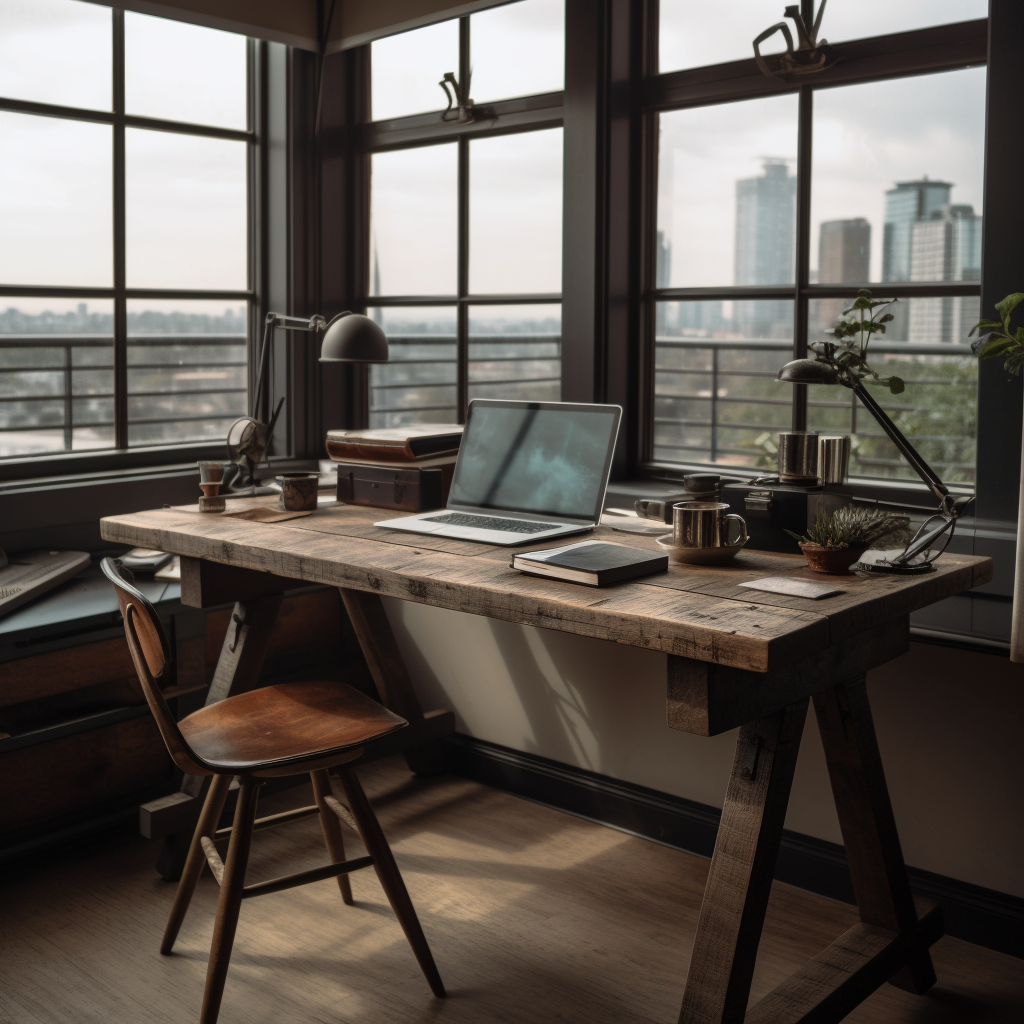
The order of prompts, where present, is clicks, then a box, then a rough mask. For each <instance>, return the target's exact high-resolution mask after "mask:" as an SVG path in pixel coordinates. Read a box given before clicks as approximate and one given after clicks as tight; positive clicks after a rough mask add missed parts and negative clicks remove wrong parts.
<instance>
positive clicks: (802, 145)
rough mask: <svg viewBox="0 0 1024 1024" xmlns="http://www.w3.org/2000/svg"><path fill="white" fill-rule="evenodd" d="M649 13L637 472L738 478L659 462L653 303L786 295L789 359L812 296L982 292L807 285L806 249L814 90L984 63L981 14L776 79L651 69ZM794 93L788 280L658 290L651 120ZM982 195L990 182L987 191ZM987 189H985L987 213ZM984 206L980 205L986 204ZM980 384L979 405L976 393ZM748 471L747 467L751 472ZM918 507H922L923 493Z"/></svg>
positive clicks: (893, 492) (801, 405) (801, 344)
mask: <svg viewBox="0 0 1024 1024" xmlns="http://www.w3.org/2000/svg"><path fill="white" fill-rule="evenodd" d="M648 3H649V11H648V21H647V26H646V31H647V32H648V33H649V38H648V40H647V43H648V48H647V54H648V63H647V66H646V68H645V69H644V70H645V73H644V75H643V114H642V117H643V129H642V130H643V147H644V159H645V162H646V166H647V172H646V174H645V179H644V186H645V187H644V197H643V204H644V209H643V223H642V232H643V243H642V244H643V247H644V250H645V259H644V261H643V262H644V267H645V275H644V282H643V295H642V300H641V301H642V306H643V314H642V321H641V331H642V335H641V349H642V352H643V361H642V372H641V385H640V391H639V395H638V401H637V410H638V415H639V417H640V420H639V430H638V433H639V438H640V441H639V445H638V449H637V451H636V453H635V454H636V465H637V468H638V470H639V472H640V473H641V474H642V475H643V476H645V477H649V478H659V479H665V478H669V479H672V478H676V479H681V477H682V475H683V474H684V473H685V472H689V471H693V470H695V469H702V470H705V471H707V470H712V471H719V472H721V471H726V470H728V471H729V472H731V473H738V474H739V475H743V473H744V472H745V471H746V470H744V468H743V467H735V468H733V467H727V466H724V465H723V464H722V463H714V462H701V461H699V460H694V459H681V460H680V461H678V462H665V461H657V460H655V459H654V457H653V450H654V405H655V393H654V388H655V379H654V378H655V368H654V363H655V336H654V335H655V330H654V328H655V309H656V304H657V302H659V301H672V300H690V301H699V300H715V299H769V298H777V299H784V300H787V301H792V302H793V305H794V318H793V328H794V330H793V356H792V358H794V359H799V358H804V357H806V356H807V354H808V340H809V339H808V321H809V315H808V311H809V306H810V303H811V302H812V301H813V300H815V299H825V298H847V297H849V296H850V295H851V294H852V293H853V292H855V291H856V289H858V288H861V287H870V288H872V289H873V290H874V291H875V292H876V293H880V289H881V290H884V292H885V296H886V297H890V296H892V297H894V298H900V299H904V298H918V297H921V298H923V297H932V296H939V297H944V296H981V295H982V288H983V285H982V282H977V283H974V282H942V283H920V284H915V283H909V282H907V283H904V282H901V283H896V284H894V283H889V282H886V283H885V284H884V285H880V284H878V283H871V282H866V281H865V282H861V283H857V284H841V285H828V284H812V283H811V282H810V280H809V277H810V273H809V272H810V256H811V245H812V239H811V216H810V215H811V189H812V180H811V161H812V156H813V148H812V145H813V137H812V132H813V102H814V93H815V92H816V91H818V90H823V89H829V88H836V87H842V86H848V85H854V84H861V83H867V82H878V81H884V80H892V79H897V78H908V77H914V76H918V75H924V74H931V73H935V72H941V71H953V70H960V69H964V68H971V67H979V66H986V65H987V64H988V29H989V22H988V19H977V20H972V21H967V22H960V23H957V24H954V25H940V26H934V27H930V28H924V29H916V30H913V31H908V32H900V33H894V34H892V35H887V36H876V37H872V38H868V39H860V40H853V41H850V42H846V43H838V44H834V48H835V50H836V51H837V52H838V53H839V54H840V55H841V56H842V57H843V60H842V61H841V62H839V63H838V64H836V65H835V66H834V67H832V68H830V69H828V70H827V71H823V72H820V73H818V74H815V75H812V76H807V78H806V79H803V80H797V81H790V82H779V81H776V80H774V79H769V78H768V77H767V76H765V75H764V74H762V73H761V72H760V70H759V69H758V68H757V66H756V63H755V62H754V60H753V59H752V58H751V59H746V60H740V61H733V62H729V63H725V64H719V65H713V66H710V67H701V68H693V69H687V70H682V71H674V72H667V73H665V74H660V73H658V70H657V64H656V61H657V46H658V24H657V9H658V4H657V0H648ZM802 6H803V8H804V10H803V14H804V17H805V18H806V17H807V16H808V13H809V11H808V9H807V8H808V7H809V6H812V5H809V3H808V0H802ZM826 17H827V14H826ZM792 94H796V95H797V96H798V104H799V107H798V123H797V135H798V139H797V175H796V177H797V183H796V187H797V199H796V207H797V213H796V235H795V237H796V245H795V256H796V261H795V262H796V265H795V273H794V282H793V284H791V285H782V286H757V287H754V286H743V285H735V286H725V287H718V288H702V287H692V288H659V287H657V286H656V278H655V272H656V250H655V247H656V244H657V161H658V118H659V116H660V115H661V114H663V113H666V112H669V111H673V110H682V109H687V108H695V107H704V106H711V105H717V104H721V103H730V102H741V101H743V100H750V99H756V98H760V97H765V96H776V95H792ZM986 192H987V189H986ZM989 198H990V197H989V196H988V195H986V197H985V201H986V206H985V208H984V209H985V210H987V209H988V206H987V203H988V202H989ZM983 213H984V210H983ZM980 390H981V388H980V383H979V402H978V405H979V406H980V405H981V400H980ZM791 408H792V417H791V419H792V429H793V430H806V429H807V388H806V386H804V385H796V386H794V387H793V388H792V406H791ZM752 472H753V471H752ZM923 489H924V485H923V484H918V482H917V481H916V480H914V479H894V480H891V481H890V480H884V479H881V478H879V479H874V478H872V479H863V480H862V479H858V480H857V490H858V493H865V494H868V493H870V495H872V496H874V497H876V498H879V499H888V500H890V501H894V502H900V503H921V502H922V500H923V499H924V495H923V493H922V492H923ZM950 489H951V490H952V491H956V492H957V493H972V491H973V490H974V488H971V487H968V486H960V485H950ZM924 500H925V504H927V501H926V499H924Z"/></svg>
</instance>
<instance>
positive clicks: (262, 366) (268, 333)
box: [250, 313, 344, 419]
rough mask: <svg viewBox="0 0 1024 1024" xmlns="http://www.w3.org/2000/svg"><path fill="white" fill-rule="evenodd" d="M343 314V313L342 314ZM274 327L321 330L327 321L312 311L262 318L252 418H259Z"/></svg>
mask: <svg viewBox="0 0 1024 1024" xmlns="http://www.w3.org/2000/svg"><path fill="white" fill-rule="evenodd" d="M342 315H344V314H342ZM275 327H281V328H283V329H284V330H286V331H311V332H312V331H322V330H324V329H325V328H326V327H327V321H326V320H325V319H324V318H323V317H322V316H320V314H319V313H314V314H313V315H312V316H309V317H305V316H287V315H286V314H284V313H268V314H267V315H266V317H265V318H264V320H263V347H262V348H261V349H260V355H259V368H258V369H257V371H256V387H255V389H254V390H253V401H252V410H251V412H250V415H251V416H252V417H253V419H259V417H260V415H261V413H262V407H263V382H264V379H265V378H266V376H267V368H268V364H269V362H270V339H271V337H272V335H273V333H274V328H275Z"/></svg>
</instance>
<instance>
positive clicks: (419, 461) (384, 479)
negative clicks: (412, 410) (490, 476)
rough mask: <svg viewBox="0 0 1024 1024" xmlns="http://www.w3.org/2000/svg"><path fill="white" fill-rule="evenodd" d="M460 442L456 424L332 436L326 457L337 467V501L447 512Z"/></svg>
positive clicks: (329, 434)
mask: <svg viewBox="0 0 1024 1024" xmlns="http://www.w3.org/2000/svg"><path fill="white" fill-rule="evenodd" d="M461 440H462V427H461V426H460V425H459V424H457V423H412V424H409V425H408V426H405V427H387V428H380V429H369V430H330V431H328V432H327V454H328V456H329V457H330V458H331V460H332V461H334V462H337V463H338V501H344V502H346V503H348V504H349V505H371V506H373V507H374V508H390V509H395V510H397V511H401V512H427V511H429V510H430V509H433V508H443V507H444V506H445V504H446V503H447V501H448V491H449V489H450V488H451V483H452V475H453V474H454V472H455V460H456V458H457V457H458V454H459V442H460V441H461Z"/></svg>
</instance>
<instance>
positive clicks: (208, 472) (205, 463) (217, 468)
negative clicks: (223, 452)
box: [199, 459, 224, 493]
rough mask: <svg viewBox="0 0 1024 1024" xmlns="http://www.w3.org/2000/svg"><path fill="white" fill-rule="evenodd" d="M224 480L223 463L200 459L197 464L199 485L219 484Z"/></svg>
mask: <svg viewBox="0 0 1024 1024" xmlns="http://www.w3.org/2000/svg"><path fill="white" fill-rule="evenodd" d="M223 479H224V463H223V462H217V461H215V460H213V459H201V460H200V462H199V483H200V484H219V483H221V481H223ZM214 493H216V492H214Z"/></svg>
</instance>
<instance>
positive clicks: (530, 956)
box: [0, 761, 1024, 1024]
mask: <svg viewBox="0 0 1024 1024" xmlns="http://www.w3.org/2000/svg"><path fill="white" fill-rule="evenodd" d="M361 776H362V778H363V780H364V782H365V784H366V788H367V790H368V791H369V793H370V796H371V798H372V799H374V802H375V805H376V807H377V809H378V811H379V814H380V817H381V820H382V823H383V825H384V828H385V831H386V832H387V833H388V835H389V836H390V837H391V840H392V844H393V846H394V848H395V853H396V856H397V858H398V862H399V865H400V866H401V868H402V870H403V872H404V874H405V878H406V882H407V884H408V886H409V889H410V891H411V894H412V897H413V900H414V901H415V904H416V907H417V910H418V911H419V915H420V920H421V921H422V923H423V927H424V930H425V931H426V933H427V938H428V939H429V940H430V943H431V945H432V947H433V951H434V956H435V958H436V960H437V963H438V967H439V968H440V971H441V975H442V977H443V978H444V981H445V984H446V985H447V988H448V993H449V998H448V999H447V1000H444V1001H441V1000H437V999H434V998H433V997H432V996H431V994H430V991H429V989H428V988H427V985H426V982H425V981H424V980H423V977H422V976H421V974H420V972H419V970H418V968H417V966H416V963H415V961H414V960H413V957H412V954H411V952H410V951H409V948H408V947H407V945H406V943H405V940H404V939H403V937H402V935H401V932H400V931H399V928H398V924H397V923H396V921H395V919H394V917H393V916H392V914H391V911H390V909H389V908H388V906H387V904H386V902H385V900H384V896H383V893H382V892H381V890H380V887H379V886H378V884H377V880H376V878H375V876H374V875H373V873H372V871H362V872H359V873H357V874H355V875H353V876H352V887H353V890H354V894H355V899H356V905H355V906H354V907H346V906H345V905H344V904H343V903H342V902H341V898H340V896H339V894H338V889H337V885H336V883H335V882H334V881H326V882H320V883H316V884H314V885H310V886H306V887H304V888H301V889H296V890H292V891H291V892H285V893H280V894H275V895H272V896H267V897H263V898H260V899H258V900H251V901H246V902H245V903H244V904H243V905H242V918H241V923H240V925H239V929H238V938H237V940H236V943H235V952H234V956H233V958H232V962H231V970H230V972H229V974H228V982H227V989H226V992H225V998H224V1008H223V1010H222V1012H221V1017H220V1020H221V1022H222V1024H306V1022H325V1024H326V1022H331V1024H333V1022H340V1024H385V1022H387V1024H406V1022H409V1024H411V1022H420V1021H423V1022H426V1021H438V1022H441V1021H444V1022H450V1024H481V1022H486V1021H509V1022H512V1021H514V1022H516V1024H534V1022H537V1024H541V1022H544V1024H550V1022H554V1021H557V1022H560V1024H574V1022H580V1024H583V1022H586V1024H605V1022H607V1024H612V1022H614V1024H633V1022H651V1021H660V1022H665V1024H671V1022H674V1021H675V1020H676V1018H677V1015H678V1012H679V1003H680V998H681V995H682V989H683V979H684V977H685V973H686V965H687V961H688V959H689V955H690V947H691V943H692V941H693V933H694V927H695V924H696V920H697V913H698V910H699V907H700V900H701V893H702V890H703V886H704V879H705V875H706V872H707V866H708V862H707V861H705V860H702V859H700V858H698V857H692V856H689V855H687V854H683V853H678V852H676V851H673V850H669V849H666V848H664V847H661V846H657V845H655V844H654V843H650V842H647V841H645V840H642V839H636V838H634V837H631V836H628V835H625V834H623V833H621V832H616V831H613V830H611V829H608V828H604V827H602V826H600V825H594V824H591V823H590V822H587V821H582V820H580V819H577V818H573V817H571V816H569V815H566V814H562V813H560V812H558V811H553V810H549V809H548V808H545V807H540V806H538V805H536V804H532V803H528V802H526V801H524V800H520V799H517V798H516V797H513V796H509V795H508V794H505V793H501V792H498V791H495V790H490V789H486V788H484V787H482V786H479V785H476V784H475V783H471V782H467V781H465V780H462V779H456V778H450V777H445V778H440V779H431V780H425V781H422V780H416V779H413V778H412V777H411V776H410V775H409V774H408V773H407V772H406V771H405V770H404V767H403V766H402V764H401V762H398V761H390V762H385V763H383V764H378V765H376V766H372V767H370V768H366V769H363V770H361ZM302 802H306V803H308V802H310V800H309V793H308V787H303V788H302V789H295V790H292V791H289V792H287V793H283V794H279V795H278V796H276V797H271V798H268V799H267V800H266V801H265V802H264V805H263V809H264V810H265V811H266V810H281V809H284V808H285V807H288V806H298V805H300V804H301V803H302ZM345 838H346V843H347V844H348V852H349V855H350V856H351V855H352V853H353V852H354V851H359V852H361V850H362V848H361V846H360V844H359V842H358V840H357V839H356V838H355V836H354V834H351V833H349V832H348V830H346V837H345ZM155 852H156V851H155V847H154V844H153V843H150V842H147V841H146V840H143V839H141V838H136V837H130V836H122V837H120V838H119V839H117V840H116V842H115V841H111V840H106V841H104V842H103V843H102V844H92V845H89V846H83V847H82V848H80V849H79V850H78V851H77V852H76V853H73V854H70V855H69V854H67V853H62V854H60V855H59V856H58V855H50V856H47V857H45V858H42V859H40V860H37V861H36V862H35V863H34V864H32V865H28V866H25V865H19V866H18V867H16V868H13V869H12V868H7V869H4V874H3V878H2V881H0V1021H2V1022H3V1024H9V1022H10V1024H57V1022H60V1024H92V1022H96V1024H172V1022H173V1024H185V1022H193V1021H195V1020H197V1018H198V1012H199V1004H200V1000H201V997H202V989H203V979H204V975H205V971H206V956H207V951H208V949H209V944H210V935H211V931H212V926H213V908H214V901H215V899H216V895H215V891H216V884H215V883H214V881H213V879H212V878H211V876H210V874H209V872H207V873H206V874H205V875H204V878H203V880H202V881H201V882H200V885H199V889H198V891H197V894H196V898H195V900H194V902H193V905H192V909H191V911H190V913H189V916H188V918H186V921H185V925H184V927H183V929H182V933H181V937H180V938H179V940H178V945H177V947H176V952H175V955H173V956H170V957H161V956H160V954H159V953H158V952H157V947H158V945H159V941H160V935H161V932H162V930H163V926H164V921H165V918H166V916H167V911H168V908H169V906H170V902H171V897H172V895H173V886H170V885H168V884H166V883H164V882H162V881H160V879H159V878H158V877H157V876H156V874H155V873H154V871H153V866H152V865H153V860H154V856H155ZM324 860H325V857H324V855H323V851H322V845H321V840H320V833H319V826H318V825H317V823H316V820H315V819H306V820H303V821H300V822H298V823H295V824H293V825H291V826H288V827H286V828H284V829H279V830H275V831H271V832H264V833H261V834H259V835H257V837H256V840H255V843H254V848H253V857H252V861H251V864H250V876H249V877H250V878H251V879H254V880H255V879H258V878H260V877H270V876H272V875H277V874H282V873H285V872H286V871H291V870H297V869H299V868H300V867H312V866H315V865H316V864H318V863H323V862H324ZM854 920H855V912H854V911H853V910H852V909H851V908H850V907H847V906H845V905H843V904H840V903H834V902H832V901H830V900H826V899H823V898H821V897H817V896H812V895H809V894H807V893H804V892H802V891H800V890H798V889H793V888H790V887H788V886H784V885H776V886H775V889H774V891H773V894H772V902H771V906H770V908H769V911H768V923H767V926H766V929H765V936H764V939H763V941H762V944H761V957H760V960H759V965H758V970H757V974H756V975H755V978H754V991H753V996H752V998H753V999H755V1000H756V999H758V998H759V997H760V996H761V995H763V994H764V993H765V992H767V991H768V990H769V989H770V988H772V987H773V986H774V985H775V984H777V983H778V982H780V981H781V980H783V978H785V977H786V976H787V975H788V974H790V973H791V972H792V971H793V970H795V969H796V968H797V967H799V966H800V965H801V964H802V963H803V961H804V960H806V959H807V958H809V957H810V956H812V955H813V954H815V953H817V952H818V951H819V950H820V949H821V948H822V947H824V946H825V945H827V944H828V943H829V942H830V941H831V940H832V939H833V938H835V936H836V935H838V934H839V933H840V932H841V931H843V930H844V929H845V928H846V927H848V926H849V925H850V924H852V923H853V921H854ZM933 953H934V957H935V966H936V970H937V973H938V977H939V983H938V985H937V986H936V987H935V988H934V989H933V990H932V991H931V992H930V993H929V994H928V995H927V996H923V997H919V996H913V995H909V994H907V993H905V992H902V991H898V990H896V989H893V988H891V987H889V986H886V987H885V988H884V989H883V990H882V991H880V992H878V993H876V994H875V995H874V996H873V997H871V998H870V999H869V1000H868V1001H867V1002H866V1003H865V1004H864V1005H863V1006H861V1007H860V1008H859V1009H858V1010H857V1011H856V1012H855V1013H853V1014H852V1015H851V1016H850V1017H849V1018H847V1019H848V1020H849V1021H851V1022H862V1024H868V1022H870V1024H897V1022H900V1024H904V1022H905V1024H952V1022H961V1021H962V1022H965V1024H966V1022H970V1024H997V1022H1006V1024H1019V1022H1021V1021H1024V961H1020V960H1015V959H1013V958H1011V957H1006V956H1002V955H1000V954H998V953H992V952H990V951H988V950H985V949H981V948H980V947H977V946H972V945H969V944H967V943H965V942H961V941H958V940H956V939H950V938H946V939H943V940H941V941H940V942H939V944H938V945H937V946H936V947H935V949H934V951H933Z"/></svg>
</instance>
